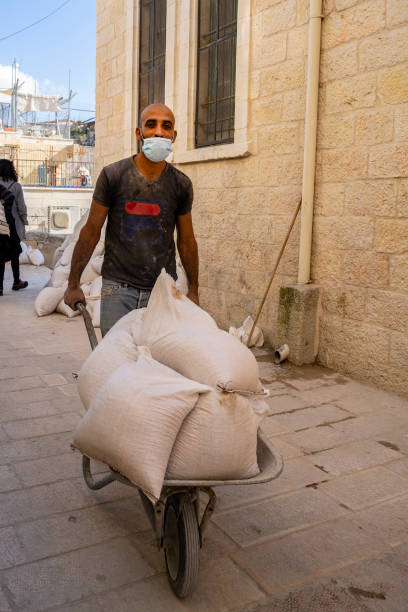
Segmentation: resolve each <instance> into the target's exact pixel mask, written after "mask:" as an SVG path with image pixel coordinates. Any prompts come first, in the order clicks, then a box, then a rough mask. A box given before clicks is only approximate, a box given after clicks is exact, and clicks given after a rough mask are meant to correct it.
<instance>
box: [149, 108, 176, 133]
mask: <svg viewBox="0 0 408 612" xmlns="http://www.w3.org/2000/svg"><path fill="white" fill-rule="evenodd" d="M164 116H165V117H167V118H168V119H169V120H170V121H171V122H172V124H173V127H174V123H175V119H174V114H173V111H172V110H171V108H169V107H168V106H166V105H165V104H149V106H145V108H144V109H143V110H142V112H141V113H140V127H141V128H143V124H144V123H146V121H147V119H148V118H149V117H154V118H157V117H161V118H162V117H164Z"/></svg>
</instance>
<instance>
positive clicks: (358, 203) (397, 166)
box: [96, 0, 408, 393]
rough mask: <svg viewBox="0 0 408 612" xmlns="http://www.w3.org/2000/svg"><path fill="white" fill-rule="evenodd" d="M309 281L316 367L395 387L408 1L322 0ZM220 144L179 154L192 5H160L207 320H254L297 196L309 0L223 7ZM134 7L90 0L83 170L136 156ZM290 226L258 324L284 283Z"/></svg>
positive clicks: (402, 347) (400, 359)
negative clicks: (92, 157)
mask: <svg viewBox="0 0 408 612" xmlns="http://www.w3.org/2000/svg"><path fill="white" fill-rule="evenodd" d="M323 4H324V11H323V21H322V44H321V61H320V92H319V116H318V133H317V138H318V140H317V158H316V161H317V166H316V182H315V199H314V217H313V218H314V221H313V243H312V265H311V281H312V282H313V283H315V284H317V285H319V286H320V287H321V309H320V317H319V319H320V336H319V345H318V346H319V348H318V354H317V360H318V361H319V362H320V363H322V364H324V365H326V366H328V367H330V368H334V369H336V370H339V371H342V372H345V373H347V374H351V375H353V376H355V377H357V378H360V379H363V380H367V381H370V382H372V383H374V384H376V385H378V386H381V387H384V388H387V389H391V390H394V391H397V392H400V393H408V375H407V371H408V333H407V330H408V76H407V75H408V2H407V0H327V1H326V2H324V3H323ZM238 6H239V8H238V27H237V32H238V34H237V85H236V114H235V139H234V143H233V144H226V145H218V146H214V147H206V148H201V149H194V141H193V134H194V104H195V80H196V78H195V77H196V56H197V53H196V32H197V0H168V1H167V40H166V85H165V92H166V103H167V104H168V105H169V106H171V107H172V108H173V109H174V112H175V115H176V120H177V129H178V131H179V135H178V139H177V141H176V143H175V148H174V149H175V150H174V154H173V160H172V161H173V163H175V164H176V165H177V166H178V167H179V168H180V169H181V170H183V172H185V173H186V174H188V175H189V176H190V177H191V179H192V181H193V184H194V189H195V202H194V207H193V218H194V226H195V231H196V235H197V240H198V243H199V250H200V262H201V272H200V296H201V302H202V305H203V307H204V308H206V309H208V310H209V311H210V312H211V314H213V316H214V317H215V318H216V320H217V322H218V323H219V324H220V326H222V327H224V328H227V327H228V326H229V325H240V324H241V323H242V321H243V319H244V318H245V316H246V315H247V314H248V313H252V314H254V313H256V311H257V308H258V305H259V303H260V300H261V298H262V295H263V292H264V290H265V287H266V285H267V282H268V279H269V275H270V272H271V270H272V268H273V265H274V263H275V260H276V256H277V254H278V251H279V248H280V246H281V244H282V242H283V239H284V237H285V233H286V229H287V227H288V226H289V222H290V219H291V217H292V214H293V211H294V210H295V208H296V205H297V202H298V199H299V197H300V194H301V191H302V173H303V148H304V146H303V145H304V121H305V95H306V78H307V53H308V22H309V1H308V0H238ZM138 14H139V0H98V1H97V85H96V163H97V166H98V168H99V169H100V168H101V167H102V166H103V165H105V164H107V163H110V162H112V161H115V160H117V159H119V158H121V157H124V156H126V155H130V154H131V153H132V152H135V137H134V134H133V132H134V129H135V127H136V125H137V117H138V108H137V100H138V91H137V87H138V44H139V38H138ZM299 225H300V219H298V220H297V222H296V224H295V227H294V231H293V233H292V235H291V238H290V240H289V243H288V246H287V249H286V251H285V254H284V257H283V259H282V262H281V264H280V267H279V270H278V274H277V276H276V278H275V281H274V283H273V286H272V289H271V292H270V294H269V297H268V300H267V302H266V304H265V307H264V311H263V313H262V316H261V319H260V324H261V326H262V328H263V330H264V332H265V336H266V339H267V341H268V342H270V343H271V344H272V345H276V343H277V342H278V337H277V331H276V330H277V313H278V304H279V288H280V286H281V285H286V284H293V283H296V282H297V273H298V256H299Z"/></svg>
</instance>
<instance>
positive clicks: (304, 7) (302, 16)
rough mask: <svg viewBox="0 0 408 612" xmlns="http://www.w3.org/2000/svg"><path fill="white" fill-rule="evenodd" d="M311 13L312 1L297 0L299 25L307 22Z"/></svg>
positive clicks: (297, 20) (297, 21)
mask: <svg viewBox="0 0 408 612" xmlns="http://www.w3.org/2000/svg"><path fill="white" fill-rule="evenodd" d="M309 13H310V2H309V0H298V1H297V19H296V23H297V24H298V25H300V24H302V23H306V22H307V21H308V19H309Z"/></svg>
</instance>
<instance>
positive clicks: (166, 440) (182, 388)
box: [73, 270, 267, 501]
mask: <svg viewBox="0 0 408 612" xmlns="http://www.w3.org/2000/svg"><path fill="white" fill-rule="evenodd" d="M173 391H174V394H173ZM79 394H80V397H81V399H82V401H83V403H84V406H85V408H86V409H87V413H86V415H85V416H84V417H83V419H82V420H81V421H80V423H79V425H78V427H77V429H76V431H75V433H74V440H73V446H74V447H75V448H78V449H79V450H80V451H81V452H82V453H83V454H85V455H87V456H89V457H91V458H93V459H97V460H100V461H103V462H105V463H106V464H108V465H110V466H111V467H113V468H114V469H116V470H117V471H119V472H120V473H122V474H123V475H124V476H126V477H127V478H129V479H130V480H131V481H132V482H133V483H135V484H136V485H138V486H139V487H141V488H142V489H143V490H144V491H145V493H146V494H147V495H148V496H149V497H150V498H151V499H152V500H153V501H156V500H157V499H158V497H159V495H160V491H161V487H162V485H163V481H164V478H166V479H167V480H233V479H241V478H250V477H252V476H255V475H256V474H257V473H258V472H259V468H258V464H257V456H256V449H257V429H258V425H259V422H260V419H261V415H262V413H263V412H265V408H267V406H266V404H265V402H262V400H261V401H260V400H259V398H260V397H262V396H263V390H262V387H261V385H260V382H259V370H258V365H257V363H256V360H255V358H254V356H253V354H252V353H251V351H250V350H249V349H248V348H247V347H246V346H244V345H243V344H241V342H240V341H239V340H237V339H236V338H234V337H233V336H231V335H229V334H227V333H226V332H223V331H222V330H220V329H219V328H218V327H217V325H216V323H215V321H214V320H213V319H212V317H211V316H210V315H209V314H208V313H206V312H205V311H204V310H202V309H201V308H199V307H198V306H196V305H195V304H194V303H193V302H192V301H190V300H189V299H188V298H186V297H185V296H184V295H183V294H182V293H181V292H180V291H178V289H177V288H176V285H175V283H174V281H173V279H172V278H171V277H170V276H169V275H168V274H166V273H165V272H164V270H163V271H162V273H161V274H160V276H159V278H158V280H157V282H156V284H155V286H154V288H153V291H152V294H151V297H150V301H149V304H148V306H147V308H143V309H140V310H135V311H132V312H130V313H129V314H128V315H126V316H125V317H123V318H122V319H121V320H120V321H118V323H116V325H115V326H114V327H113V328H112V329H111V330H110V332H109V333H108V334H107V335H106V336H105V338H104V339H103V340H102V342H101V343H100V344H99V345H98V347H97V348H96V349H95V350H94V351H93V352H92V353H91V355H90V356H89V358H88V359H87V361H86V362H85V364H84V365H83V367H82V369H81V371H80V374H79ZM255 405H256V411H255V410H254V406H255Z"/></svg>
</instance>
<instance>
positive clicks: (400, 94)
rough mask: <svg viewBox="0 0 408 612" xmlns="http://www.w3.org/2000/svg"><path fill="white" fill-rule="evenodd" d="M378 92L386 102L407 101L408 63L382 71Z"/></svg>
mask: <svg viewBox="0 0 408 612" xmlns="http://www.w3.org/2000/svg"><path fill="white" fill-rule="evenodd" d="M407 47H408V43H407ZM378 93H379V95H380V97H381V100H382V101H383V102H385V103H386V104H394V103H396V102H407V101H408V65H407V64H404V65H402V66H398V67H396V68H392V69H390V70H386V71H384V72H382V73H381V74H380V76H379V79H378Z"/></svg>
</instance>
